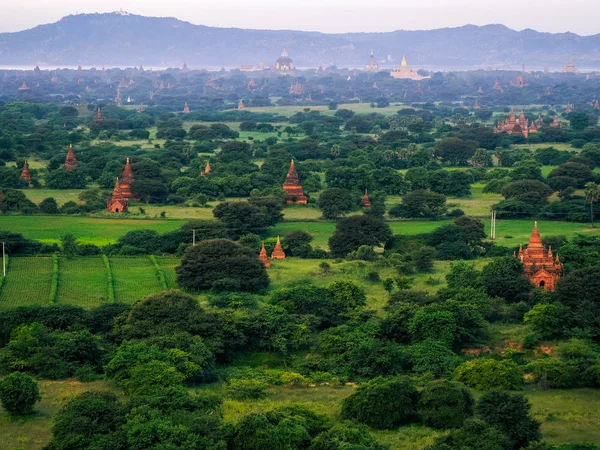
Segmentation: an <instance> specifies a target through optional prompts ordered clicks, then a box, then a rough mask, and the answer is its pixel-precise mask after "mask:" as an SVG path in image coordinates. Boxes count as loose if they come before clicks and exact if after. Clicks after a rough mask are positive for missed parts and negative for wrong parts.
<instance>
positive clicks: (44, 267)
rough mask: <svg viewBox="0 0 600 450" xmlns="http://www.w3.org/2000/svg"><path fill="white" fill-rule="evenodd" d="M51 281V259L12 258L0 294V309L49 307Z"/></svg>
mask: <svg viewBox="0 0 600 450" xmlns="http://www.w3.org/2000/svg"><path fill="white" fill-rule="evenodd" d="M59 268H60V266H59ZM51 281H52V258H51V257H43V258H36V257H25V258H10V263H9V266H8V271H7V273H6V281H5V283H4V286H2V291H1V292H0V308H15V307H17V306H28V305H47V304H48V294H49V293H50V285H51Z"/></svg>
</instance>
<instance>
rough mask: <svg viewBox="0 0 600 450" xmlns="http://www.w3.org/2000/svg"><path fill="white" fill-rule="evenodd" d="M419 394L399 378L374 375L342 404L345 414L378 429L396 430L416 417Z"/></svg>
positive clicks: (343, 413) (348, 417)
mask: <svg viewBox="0 0 600 450" xmlns="http://www.w3.org/2000/svg"><path fill="white" fill-rule="evenodd" d="M418 401H419V394H418V392H417V390H416V389H415V387H414V386H413V385H412V384H410V383H409V382H408V381H406V380H403V379H400V378H392V379H384V378H375V379H373V380H371V381H369V382H367V383H365V384H363V385H361V386H359V387H358V388H357V389H356V391H354V393H353V394H352V395H351V396H350V397H347V398H346V399H345V400H344V402H343V403H342V417H343V418H344V419H352V420H356V421H358V422H361V423H364V424H366V425H369V426H370V427H373V428H376V429H378V430H386V429H393V428H396V427H397V426H399V425H403V424H407V423H411V422H414V421H415V420H416V419H417V403H418Z"/></svg>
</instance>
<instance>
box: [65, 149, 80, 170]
mask: <svg viewBox="0 0 600 450" xmlns="http://www.w3.org/2000/svg"><path fill="white" fill-rule="evenodd" d="M75 169H77V158H75V152H74V151H73V145H72V144H71V145H69V151H68V152H67V157H66V158H65V170H75Z"/></svg>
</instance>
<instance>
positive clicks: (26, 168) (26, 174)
mask: <svg viewBox="0 0 600 450" xmlns="http://www.w3.org/2000/svg"><path fill="white" fill-rule="evenodd" d="M21 179H22V180H23V181H27V182H28V183H29V182H30V181H31V174H30V173H29V164H27V161H25V163H24V164H23V169H22V170H21Z"/></svg>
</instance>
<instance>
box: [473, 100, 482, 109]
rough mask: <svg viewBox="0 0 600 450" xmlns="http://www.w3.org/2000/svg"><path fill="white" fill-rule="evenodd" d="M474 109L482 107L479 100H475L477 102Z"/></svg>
mask: <svg viewBox="0 0 600 450" xmlns="http://www.w3.org/2000/svg"><path fill="white" fill-rule="evenodd" d="M473 109H481V105H480V104H479V102H478V101H477V100H475V103H474V104H473Z"/></svg>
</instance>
